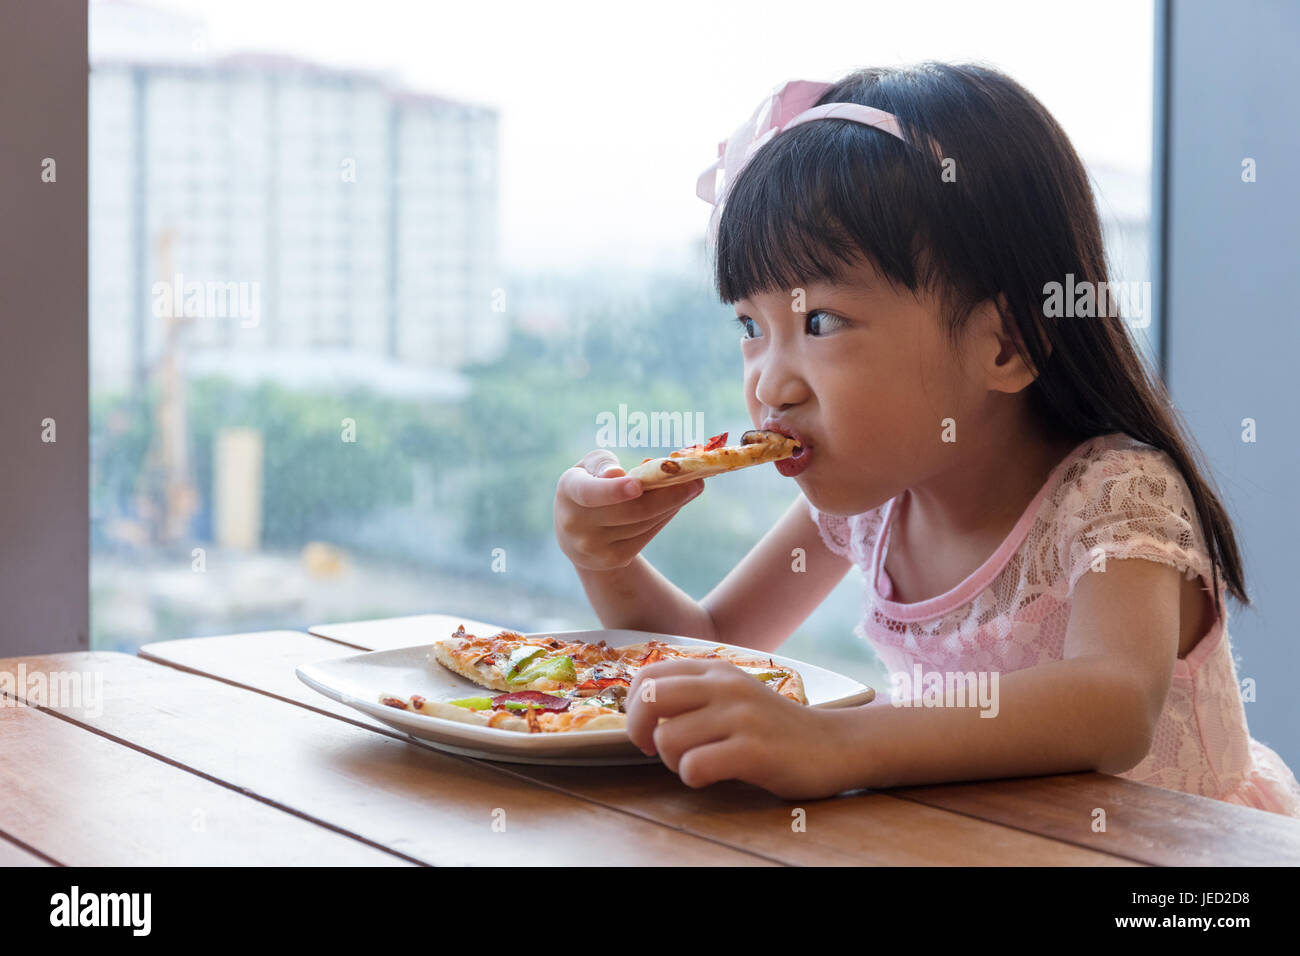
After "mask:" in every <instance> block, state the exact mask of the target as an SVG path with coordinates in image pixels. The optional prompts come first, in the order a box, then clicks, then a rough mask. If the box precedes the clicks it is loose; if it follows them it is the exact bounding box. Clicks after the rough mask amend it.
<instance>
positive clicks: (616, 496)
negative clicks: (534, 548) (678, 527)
mask: <svg viewBox="0 0 1300 956" xmlns="http://www.w3.org/2000/svg"><path fill="white" fill-rule="evenodd" d="M625 474H626V472H624V471H623V469H622V468H621V467H619V464H618V458H617V457H616V456H615V455H614V453H613V452H611V451H609V450H608V449H605V448H598V449H596V450H595V451H590V452H588V453H587V454H586V455H585V456H584V457H583V459H582V460H581V461H580V462H578V463H577V464H576V465H574V466H573V467H572V468H569V469H568V470H566V471H565V472H564V474H562V475H561V476H560V481H559V484H557V485H556V487H555V539H556V541H557V542H558V543H559V545H560V550H561V551H563V552H564V554H565V556H566V557H567V558H568V559H569V560H570V561H572V562H573V566H574V567H575V568H583V569H586V570H589V571H610V570H613V569H614V568H622V567H626V566H627V565H629V564H631V563H632V560H633V559H634V558H635V557H636V556H637V555H638V554H640V553H641V549H642V548H644V547H645V546H646V545H647V544H649V543H650V539H651V538H653V537H654V536H655V535H657V534H658V533H659V531H660V530H661V529H662V528H663V526H664V525H666V524H667V523H668V522H669V521H670V520H671V519H672V517H673V515H675V514H677V510H678V509H679V508H681V506H682V505H684V504H686V502H688V501H690V500H691V499H692V498H694V497H695V496H696V495H698V494H699V493H700V492H701V491H703V490H704V479H703V478H697V479H696V480H695V481H689V482H684V483H682V484H680V485H669V486H668V487H666V488H655V489H652V490H650V491H645V490H644V489H643V488H642V487H641V482H639V481H637V480H636V479H635V478H627V479H626V480H624V481H619V480H617V479H620V478H623V477H624V475H625Z"/></svg>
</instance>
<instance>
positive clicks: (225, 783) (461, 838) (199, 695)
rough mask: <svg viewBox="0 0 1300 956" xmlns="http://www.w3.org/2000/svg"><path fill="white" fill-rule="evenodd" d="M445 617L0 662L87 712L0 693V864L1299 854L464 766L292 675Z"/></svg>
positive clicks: (1021, 796) (962, 794)
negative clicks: (59, 690)
mask: <svg viewBox="0 0 1300 956" xmlns="http://www.w3.org/2000/svg"><path fill="white" fill-rule="evenodd" d="M462 622H463V623H465V625H466V626H467V627H469V628H470V629H471V630H472V629H474V628H476V627H491V626H492V625H489V624H484V623H483V622H477V621H471V620H466V619H464V618H452V617H446V616H439V615H424V616H420V617H414V618H394V619H389V620H384V621H369V622H359V623H353V624H340V625H330V626H321V627H315V628H312V633H310V634H306V633H300V632H296V631H267V632H262V633H254V634H235V635H229V636H222V637H203V638H192V639H189V640H178V641H167V642H164V643H158V644H150V645H147V646H145V647H143V648H141V650H140V654H139V656H138V657H132V656H130V655H126V654H120V653H103V652H97V653H96V652H92V653H72V654H50V655H46V656H39V655H38V656H34V657H25V658H9V659H6V660H0V673H4V672H9V673H11V674H14V675H18V673H19V665H20V664H22V665H23V667H24V668H25V672H26V674H27V675H29V676H30V675H31V674H33V673H36V672H45V673H49V672H64V673H68V672H83V673H86V674H91V673H97V674H99V675H102V681H103V697H102V701H101V705H100V706H99V707H95V706H92V705H91V704H89V703H88V701H87V700H84V699H83V700H81V701H79V702H78V701H76V700H54V699H47V700H46V702H45V704H44V705H43V706H39V707H33V706H17V705H16V704H15V700H14V698H13V697H4V698H0V699H2V700H3V702H4V704H5V705H6V706H0V793H4V794H5V795H6V799H5V800H3V801H0V865H5V866H9V865H47V864H51V863H54V864H70V865H116V864H126V865H152V864H182V865H186V864H202V865H225V864H305V865H317V864H319V865H340V864H360V865H367V866H405V865H413V864H431V865H448V864H450V865H455V864H505V863H510V864H522V863H530V862H549V863H555V862H557V861H573V862H587V860H586V858H585V857H584V855H583V852H584V848H587V847H599V853H600V857H601V859H602V860H604V861H605V862H613V863H615V864H633V865H636V864H669V865H724V866H771V865H781V864H784V865H808V864H813V865H817V864H908V865H918V864H919V865H937V864H956V865H986V864H987V865H1027V864H1033V865H1070V866H1074V865H1089V866H1091V865H1097V866H1140V865H1204V864H1209V865H1254V864H1277V863H1289V864H1295V863H1297V862H1300V821H1297V820H1291V819H1287V818H1284V817H1281V816H1278V815H1276V814H1271V813H1265V812H1263V811H1258V810H1251V809H1247V808H1244V807H1237V806H1233V805H1230V804H1226V803H1223V802H1220V801H1217V800H1210V799H1206V798H1203V797H1196V796H1190V795H1187V794H1183V793H1179V792H1176V791H1171V790H1163V789H1159V788H1155V787H1148V786H1144V785H1141V784H1135V783H1131V782H1129V781H1126V780H1122V779H1120V778H1117V777H1110V776H1105V775H1102V774H1096V773H1082V774H1069V775H1065V776H1053V777H1039V778H1030V779H1018V780H1002V781H993V782H982V783H972V784H960V785H947V786H934V787H909V788H905V789H897V790H890V791H880V792H856V793H853V794H848V795H842V796H839V797H836V798H834V799H829V800H812V801H798V802H794V801H785V800H781V799H779V798H777V797H775V796H772V795H771V794H769V793H767V792H766V791H763V790H761V789H758V788H756V787H752V786H749V785H747V784H742V783H737V782H734V781H731V782H726V783H721V784H715V785H713V786H711V787H706V788H703V789H700V790H692V789H691V788H689V787H687V786H685V785H683V784H682V783H681V781H680V780H679V779H678V778H677V776H676V775H675V774H673V773H672V772H670V771H669V770H667V769H666V768H665V767H663V766H662V765H661V764H656V765H648V766H633V767H611V768H601V767H597V768H592V767H533V766H526V765H521V764H507V763H493V762H489V761H483V760H476V759H472V758H468V757H461V756H456V755H452V754H447V753H443V752H441V751H438V750H435V749H433V748H431V747H428V746H425V745H423V744H420V743H415V742H413V741H411V740H410V739H409V738H407V737H405V736H403V735H401V734H399V733H398V732H396V731H394V730H392V729H391V728H389V727H387V726H386V725H383V724H380V723H378V722H376V721H373V720H371V719H370V718H369V717H367V716H366V715H364V714H361V713H359V712H357V711H354V710H352V709H351V708H348V707H345V706H343V705H341V704H336V703H335V702H333V701H331V700H329V699H328V698H325V697H323V696H321V695H319V694H317V693H315V692H314V691H312V690H311V689H309V688H308V687H306V686H305V685H303V684H302V683H301V682H299V680H298V679H297V677H296V676H295V674H294V668H295V666H297V665H298V664H300V663H303V662H307V661H314V660H322V659H325V658H331V657H339V656H343V655H348V654H355V653H357V652H358V651H359V650H372V649H373V650H378V649H387V648H395V647H405V646H409V645H412V644H420V643H428V642H429V641H430V640H431V639H432V637H433V635H435V634H438V633H448V632H450V631H451V630H454V629H455V627H456V625H457V624H459V623H462ZM27 686H30V685H26V686H18V687H17V690H16V691H15V695H16V696H17V697H18V698H20V699H22V700H23V701H24V703H25V701H26V697H25V696H24V695H25V694H26V693H27ZM97 711H98V712H97ZM1097 807H1101V808H1104V809H1105V811H1106V816H1107V827H1106V832H1104V833H1096V832H1093V829H1092V821H1093V817H1094V813H1093V811H1094V809H1095V808H1097ZM799 809H802V810H803V812H804V818H803V819H804V826H803V829H800V828H798V827H795V826H793V822H794V820H795V817H796V811H797V810H799ZM501 811H504V815H502V813H501ZM500 820H504V821H505V828H506V832H508V833H509V834H510V838H509V840H505V839H503V838H502V835H501V832H500V823H499V822H497V825H496V826H494V821H500ZM575 847H576V848H578V849H576V850H575Z"/></svg>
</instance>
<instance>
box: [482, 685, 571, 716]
mask: <svg viewBox="0 0 1300 956" xmlns="http://www.w3.org/2000/svg"><path fill="white" fill-rule="evenodd" d="M502 708H508V709H510V710H545V711H556V712H558V711H562V710H568V709H569V701H567V700H565V699H564V698H563V697H553V696H551V695H550V694H543V693H542V692H541V691H536V690H517V691H515V692H514V693H510V694H501V695H499V696H497V697H493V698H492V709H493V710H501V709H502Z"/></svg>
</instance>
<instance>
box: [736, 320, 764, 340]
mask: <svg viewBox="0 0 1300 956" xmlns="http://www.w3.org/2000/svg"><path fill="white" fill-rule="evenodd" d="M736 322H737V323H738V324H739V325H740V327H741V328H742V329H743V330H744V332H745V334H744V335H742V336H741V338H742V339H756V338H758V337H759V336H760V335H762V333H761V332H760V331H759V328H758V323H757V322H755V321H754V320H753V319H751V318H750V317H749V316H747V315H738V316H736Z"/></svg>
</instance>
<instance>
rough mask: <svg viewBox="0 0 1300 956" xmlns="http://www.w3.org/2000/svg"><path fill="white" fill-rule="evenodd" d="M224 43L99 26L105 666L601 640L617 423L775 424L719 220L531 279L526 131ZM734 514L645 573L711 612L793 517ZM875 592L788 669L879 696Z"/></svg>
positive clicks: (94, 323) (849, 601)
mask: <svg viewBox="0 0 1300 956" xmlns="http://www.w3.org/2000/svg"><path fill="white" fill-rule="evenodd" d="M203 38H204V31H203V25H202V23H201V22H199V21H196V20H194V19H192V18H189V17H186V16H183V15H180V14H176V13H173V12H169V11H160V10H156V9H154V8H152V7H149V6H147V5H143V4H138V3H129V2H103V3H97V4H94V5H92V7H91V71H90V126H91V140H90V153H91V177H90V185H91V194H90V206H91V211H90V334H91V392H92V408H91V413H92V435H91V450H92V502H91V515H92V532H91V533H92V572H91V578H92V582H91V585H92V592H91V593H92V626H91V629H92V635H91V640H92V646H93V647H95V648H105V649H108V648H113V649H123V650H133V649H134V648H135V647H138V646H139V645H140V644H142V643H145V642H148V641H152V640H169V639H173V638H181V637H191V636H199V635H204V634H215V633H233V632H237V631H251V630H262V629H268V628H280V627H287V628H293V629H305V628H306V627H308V626H309V625H312V624H318V623H327V622H329V621H341V620H355V619H361V618H373V617H386V616H396V615H404V614H414V613H426V612H434V611H437V612H445V613H452V614H456V613H463V614H465V615H466V616H469V617H475V618H478V619H482V620H492V621H497V622H499V623H501V624H503V625H507V626H512V627H516V628H520V629H525V630H548V629H556V630H558V629H568V628H579V627H598V626H599V622H598V621H597V620H596V618H595V616H594V614H593V613H592V612H591V609H590V607H589V606H588V605H587V602H586V600H585V597H584V595H583V593H582V591H581V588H580V586H579V585H578V582H577V578H576V575H575V574H574V573H573V572H572V569H571V567H570V566H569V564H568V562H567V560H566V559H565V558H564V557H563V555H562V554H561V553H560V552H559V550H558V547H557V546H556V545H555V541H554V534H553V528H552V519H551V502H552V498H553V495H554V486H555V482H556V481H557V480H558V478H559V475H560V473H561V471H562V470H563V469H564V468H566V467H568V466H569V465H572V464H573V463H574V461H576V460H577V459H578V458H579V457H580V456H581V455H582V454H583V453H585V452H586V451H587V450H589V449H590V448H592V447H595V444H596V442H595V436H596V421H597V416H598V415H599V414H600V413H601V412H610V411H613V410H615V409H617V408H618V407H619V405H620V403H628V402H631V403H639V404H638V405H637V407H640V408H641V409H643V410H647V411H648V410H651V409H661V410H668V411H679V412H682V413H686V414H687V415H688V416H690V415H692V414H698V413H702V414H703V415H704V419H705V421H706V423H707V429H708V433H716V432H721V431H724V430H727V429H729V428H730V429H740V428H743V427H747V416H746V412H745V408H744V403H743V396H742V393H741V375H740V356H739V353H738V350H737V349H736V347H735V335H734V334H733V332H732V330H731V328H730V326H729V324H728V323H727V321H726V320H727V319H728V318H729V317H730V316H731V315H733V312H732V310H731V308H730V307H726V306H721V305H719V304H718V303H717V302H716V298H715V296H714V294H713V292H712V288H711V285H710V283H709V279H708V276H707V274H706V268H707V263H706V258H705V254H704V249H703V227H704V219H705V215H704V210H703V208H702V210H701V214H700V215H701V229H700V239H699V240H698V241H697V242H696V243H694V244H692V245H690V246H689V247H687V248H683V250H682V252H681V256H680V260H679V261H678V262H675V263H669V264H667V265H665V266H663V267H662V268H659V269H655V268H650V267H647V265H646V264H644V263H638V264H630V265H629V268H628V269H627V271H626V272H625V273H617V272H614V271H612V270H609V269H601V270H598V271H589V272H587V273H582V272H573V273H569V274H566V275H562V276H561V275H545V274H540V275H539V274H522V273H516V274H510V275H507V274H505V272H504V270H503V269H502V266H501V263H500V261H499V252H498V249H499V203H500V193H499V175H498V173H499V168H500V161H501V156H500V147H499V137H498V133H499V116H498V113H497V111H495V110H494V109H493V108H491V107H490V106H485V105H482V104H476V103H467V102H458V101H455V100H452V99H448V98H444V97H441V96H437V95H434V94H432V93H430V92H426V91H417V90H410V89H407V88H405V87H404V86H403V85H402V84H401V82H399V81H398V80H397V79H396V78H394V77H392V76H388V75H385V74H383V73H378V72H374V73H371V72H362V71H357V70H351V69H348V70H344V69H338V68H333V67H330V66H326V65H322V64H315V63H308V62H303V61H300V60H296V59H292V58H288V57H285V56H278V55H267V54H258V55H249V54H241V55H225V56H213V55H211V54H210V53H209V52H208V50H207V49H206V45H205V43H204V40H203ZM1093 174H1094V177H1095V178H1096V181H1097V187H1098V194H1099V198H1100V199H1101V201H1102V208H1103V214H1104V216H1105V217H1106V228H1107V242H1108V247H1109V249H1110V251H1111V253H1112V259H1113V261H1114V264H1115V267H1116V278H1127V279H1144V278H1146V277H1147V275H1148V265H1147V254H1148V253H1147V248H1148V234H1147V221H1148V205H1147V204H1148V195H1147V193H1148V190H1147V180H1146V178H1145V176H1139V175H1134V174H1131V173H1125V172H1123V171H1120V170H1107V169H1102V168H1093ZM1157 331H1158V330H1156V329H1154V328H1150V329H1147V330H1145V332H1146V336H1147V338H1144V342H1145V344H1146V346H1147V348H1148V352H1149V353H1153V352H1154V344H1153V343H1154V341H1155V339H1154V335H1155V334H1156V333H1157ZM685 342H689V343H690V344H689V346H687V345H683V344H681V343H685ZM686 351H689V353H690V354H691V355H692V356H693V357H697V358H693V360H692V363H691V364H690V365H689V366H687V365H685V364H684V363H683V362H682V361H681V358H682V355H683V354H684V353H685V352H686ZM706 383H711V384H706ZM718 383H721V384H718ZM664 447H676V446H675V443H673V442H671V441H669V440H667V439H666V440H665V443H664ZM651 453H652V452H651V451H648V450H641V449H637V450H635V451H631V452H623V453H622V454H623V457H624V458H625V459H628V458H630V459H632V460H639V458H640V457H643V456H644V455H647V454H651ZM755 471H758V470H755ZM728 492H729V493H728V494H727V495H726V496H716V495H712V496H710V495H706V497H711V498H714V499H715V500H713V501H711V503H710V504H709V505H708V506H705V508H704V509H703V510H701V509H699V508H696V509H692V510H691V511H690V512H687V513H685V514H686V515H687V519H686V522H684V523H680V522H674V524H673V526H672V527H671V528H669V529H666V530H665V532H664V533H663V534H661V535H660V536H659V537H658V538H656V539H655V541H653V542H652V543H651V545H650V547H649V548H648V549H647V551H646V555H647V557H648V558H649V559H650V560H651V561H652V562H654V563H655V565H656V566H657V567H659V568H660V569H661V570H663V571H664V573H665V574H667V575H668V576H669V577H670V578H672V579H673V580H674V581H675V582H676V583H678V584H679V585H681V586H682V587H683V588H684V589H686V590H687V591H688V592H689V593H692V594H693V595H695V596H697V597H699V596H702V595H703V594H704V593H706V592H707V591H708V590H709V589H710V588H711V587H712V585H713V584H714V583H716V581H717V580H719V579H720V578H721V577H722V576H723V574H725V573H726V571H727V570H729V569H730V567H731V566H733V565H734V564H735V562H736V561H738V560H739V559H740V557H742V556H743V555H744V553H745V552H746V551H747V550H748V548H749V547H751V546H752V545H753V544H754V543H755V542H756V541H757V539H758V538H759V537H761V534H762V532H763V531H764V530H765V529H766V528H767V527H768V526H770V524H771V523H772V521H774V520H775V519H776V517H778V516H779V515H780V514H781V513H782V512H783V511H784V510H785V508H786V507H787V506H788V504H789V501H790V499H791V498H792V497H793V495H794V490H793V489H791V488H789V487H788V485H786V483H783V482H778V481H774V480H771V475H768V474H764V475H758V474H756V473H742V474H739V475H737V476H736V477H735V481H734V484H733V485H731V486H729V488H728ZM860 589H861V582H860V581H859V580H858V577H857V575H855V574H851V575H849V576H848V577H847V578H846V579H845V581H844V583H843V584H842V585H841V586H840V588H838V589H837V590H836V592H835V593H834V594H833V595H832V596H831V598H830V599H829V600H828V601H827V602H826V603H825V604H824V605H823V606H822V608H820V609H819V610H818V611H817V612H816V613H815V614H814V616H813V617H812V618H810V620H809V622H808V623H807V624H806V625H805V627H804V628H801V629H800V632H799V633H798V634H797V635H796V637H795V638H793V639H792V640H791V642H790V643H789V644H788V645H787V648H788V650H787V653H791V654H794V655H796V656H802V657H805V658H806V659H809V660H812V661H816V662H818V663H823V664H825V665H827V666H832V667H836V668H837V669H840V670H843V671H845V672H848V673H853V674H857V675H859V676H862V677H863V678H864V679H868V678H872V679H879V675H880V671H879V667H878V664H877V663H876V662H875V658H874V655H873V654H872V653H871V652H870V651H869V650H868V649H866V648H865V647H863V646H861V645H860V644H859V643H858V642H857V641H856V639H854V638H853V637H852V635H851V633H850V631H851V628H852V626H853V624H854V623H855V621H856V618H857V615H858V611H859V599H860Z"/></svg>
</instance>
